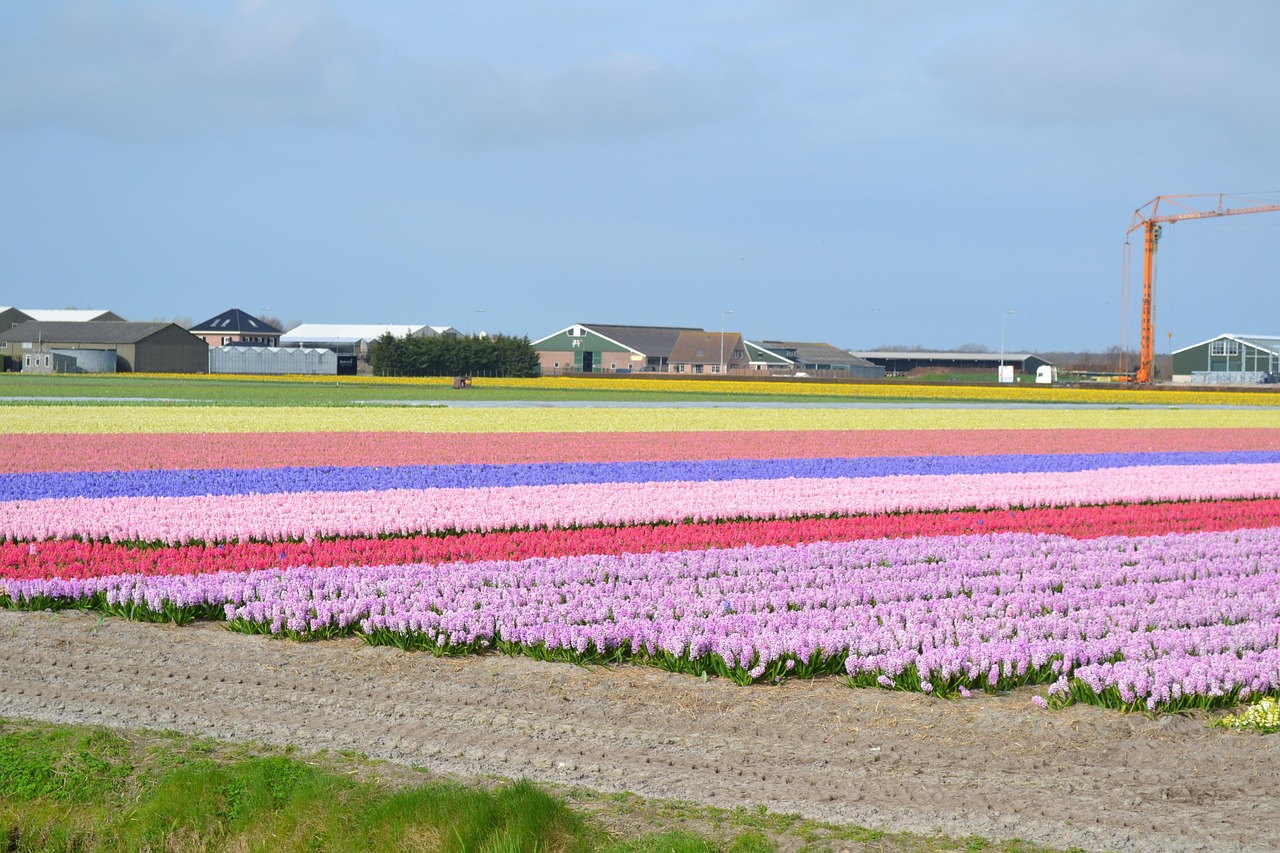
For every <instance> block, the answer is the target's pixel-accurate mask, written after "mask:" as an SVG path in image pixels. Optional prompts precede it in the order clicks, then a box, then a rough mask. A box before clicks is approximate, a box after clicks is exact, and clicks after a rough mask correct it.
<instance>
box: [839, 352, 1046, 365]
mask: <svg viewBox="0 0 1280 853" xmlns="http://www.w3.org/2000/svg"><path fill="white" fill-rule="evenodd" d="M852 354H853V355H856V356H858V357H859V358H865V359H868V360H873V359H886V358H887V359H894V358H896V359H901V360H902V361H911V360H915V361H989V362H991V363H992V364H999V363H1000V360H1001V359H1003V360H1005V361H1026V360H1027V359H1029V358H1040V356H1038V355H1036V354H1035V353H1030V352H1006V353H1004V354H1001V353H998V352H915V351H913V350H872V351H869V352H855V353H852ZM1040 360H1041V361H1044V359H1040ZM1046 363H1047V362H1046Z"/></svg>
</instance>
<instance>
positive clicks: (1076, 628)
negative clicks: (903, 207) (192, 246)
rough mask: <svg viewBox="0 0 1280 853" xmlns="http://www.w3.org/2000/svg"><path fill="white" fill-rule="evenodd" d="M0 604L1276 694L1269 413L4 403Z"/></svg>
mask: <svg viewBox="0 0 1280 853" xmlns="http://www.w3.org/2000/svg"><path fill="white" fill-rule="evenodd" d="M5 413H6V415H7V416H8V417H7V418H6V419H5V421H4V426H2V427H0V430H3V431H4V434H3V435H0V438H2V439H3V442H2V444H0V604H4V605H6V606H11V607H41V608H43V607H90V608H96V609H101V610H104V611H106V612H110V613H118V614H123V615H128V616H131V617H134V618H144V619H167V620H173V621H177V622H184V621H188V620H190V619H193V618H212V619H221V620H225V621H226V623H227V624H228V626H229V627H231V628H233V629H236V630H240V631H246V632H250V633H268V634H277V635H284V636H288V637H292V638H294V639H324V638H329V637H335V636H343V635H351V634H354V635H358V636H360V637H362V638H364V639H365V640H366V641H368V642H371V643H378V644H392V645H396V646H399V647H402V648H406V649H425V650H430V651H433V652H436V653H439V654H460V653H470V652H480V651H486V650H489V651H492V650H497V651H502V652H506V653H512V654H525V655H531V656H534V657H538V658H546V659H555V660H569V661H577V662H615V663H621V662H627V661H630V662H638V663H646V664H650V665H656V666H661V667H664V668H667V669H671V670H675V671H681V672H688V673H691V674H695V675H718V676H722V677H727V678H731V679H733V680H735V681H737V682H739V683H743V684H747V683H751V682H756V681H767V682H772V681H776V680H781V679H784V678H799V677H812V676H816V675H833V676H837V677H840V678H844V679H846V680H847V681H848V682H849V683H850V684H851V685H854V686H866V687H873V688H875V687H878V688H887V689H906V690H918V691H923V692H925V693H935V694H943V695H961V696H963V695H967V694H969V693H971V692H975V691H984V690H985V691H994V690H1005V689H1009V688H1012V687H1016V686H1021V685H1037V686H1038V695H1037V696H1036V699H1037V701H1039V702H1044V703H1069V702H1073V701H1087V702H1094V703H1099V704H1103V705H1107V706H1110V707H1116V708H1124V709H1152V710H1155V709H1164V710H1176V709H1181V708H1187V707H1213V706H1228V705H1233V704H1235V703H1237V702H1239V701H1241V700H1244V699H1256V698H1258V697H1260V696H1276V695H1280V409H1277V408H1268V407H1263V406H1250V407H1249V408H1247V409H1245V408H1241V409H1217V410H1211V409H1195V410H1174V409H1142V410H1128V409H1098V410H1082V409H1047V408H1039V409H1017V410H994V409H977V408H966V409H936V410H929V409H857V410H851V409H774V408H752V409H733V410H728V409H722V408H703V409H690V408H669V409H660V408H603V407H601V408H573V409H549V408H529V409H521V408H467V409H448V408H439V409H432V408H424V409H409V410H406V409H387V408H348V409H305V408H287V407H281V408H277V409H272V410H270V411H269V412H266V413H258V412H255V413H254V417H253V418H249V419H246V418H244V417H242V416H240V415H239V414H238V413H237V414H236V416H235V417H233V416H232V414H233V410H227V409H219V408H217V407H180V408H168V407H157V406H120V405H118V406H101V407H98V406H52V407H37V406H19V407H9V408H7V409H6V410H5Z"/></svg>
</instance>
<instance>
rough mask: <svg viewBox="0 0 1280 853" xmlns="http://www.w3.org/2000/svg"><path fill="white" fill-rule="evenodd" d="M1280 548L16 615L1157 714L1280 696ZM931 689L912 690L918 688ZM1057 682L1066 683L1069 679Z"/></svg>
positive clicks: (67, 589)
mask: <svg viewBox="0 0 1280 853" xmlns="http://www.w3.org/2000/svg"><path fill="white" fill-rule="evenodd" d="M1277 566H1280V530H1276V529H1265V530H1247V531H1233V532H1227V533H1199V534H1190V535H1185V534H1170V535H1165V536H1153V537H1142V538H1126V537H1108V538H1102V539H1094V540H1077V539H1070V538H1065V537H1057V536H1050V535H1033V534H1001V535H996V536H985V537H941V538H929V539H901V540H862V541H855V542H842V543H831V542H824V543H815V544H811V545H802V546H793V547H760V548H757V547H743V548H735V549H727V550H710V551H684V552H675V553H659V554H632V555H622V556H585V557H563V558H544V559H532V560H525V561H522V562H515V563H512V562H483V563H472V564H449V565H436V566H427V565H414V566H390V567H381V568H368V567H361V568H337V569H315V568H297V569H288V570H270V571H257V572H250V573H245V574H241V573H220V574H207V575H196V576H179V577H172V576H170V577H139V576H122V577H112V578H99V579H92V580H75V581H73V580H40V581H5V580H0V593H3V594H4V595H7V596H8V597H10V598H11V599H14V600H20V599H32V598H38V597H41V596H44V597H51V598H65V599H70V600H80V599H83V598H85V597H89V596H93V595H97V594H103V595H105V596H106V598H107V600H108V601H109V602H111V603H112V604H121V603H126V604H127V603H130V602H133V603H138V604H145V605H146V606H147V607H148V608H150V609H152V610H156V611H159V610H161V609H162V608H163V607H164V606H165V605H166V603H168V604H172V605H177V606H182V607H190V606H200V605H222V606H225V612H226V616H227V618H228V619H234V620H243V621H246V622H251V623H256V624H259V625H262V626H264V627H265V628H267V629H269V630H270V631H272V632H286V631H287V632H292V633H300V634H306V633H313V632H323V631H326V630H330V629H341V628H353V629H355V630H358V631H360V632H363V633H366V634H374V633H377V632H394V633H397V634H402V635H418V636H421V637H424V638H425V640H426V641H428V642H429V643H434V644H435V645H437V646H439V647H441V648H455V647H476V646H493V645H495V644H498V643H507V644H515V645H517V646H520V647H525V648H544V649H552V650H555V649H559V650H566V651H572V652H576V653H579V654H581V653H585V652H588V651H590V650H594V651H596V652H602V651H611V650H617V649H625V650H628V651H629V653H633V654H639V655H649V656H655V655H664V654H665V655H669V656H674V657H678V658H684V659H689V660H697V659H705V658H707V657H708V656H715V657H718V658H719V659H721V660H722V661H724V662H725V664H727V666H728V667H729V668H730V669H738V670H741V671H746V672H747V673H748V674H749V675H750V677H752V678H760V677H763V676H765V675H766V673H785V672H786V671H787V669H788V668H789V667H791V666H794V665H797V664H799V665H805V664H807V663H811V662H812V661H814V660H820V659H832V658H834V659H836V660H837V661H841V660H842V661H843V667H844V669H845V671H846V672H847V673H848V674H849V675H851V676H854V677H860V678H864V679H865V678H868V677H869V678H877V677H878V678H879V679H880V683H882V684H885V685H886V686H888V685H892V684H894V682H895V679H899V678H906V677H918V679H919V683H920V686H921V688H922V689H924V690H925V691H926V692H928V691H930V690H932V689H933V688H932V684H935V683H936V684H952V685H955V684H958V685H961V686H964V685H968V686H974V687H981V686H984V685H987V684H990V685H992V686H996V685H1001V686H1006V685H1008V684H1012V683H1020V681H1025V680H1027V679H1029V678H1032V677H1034V680H1039V681H1045V680H1051V681H1054V683H1053V685H1052V687H1051V688H1050V692H1051V693H1052V692H1061V693H1065V692H1068V691H1070V690H1072V689H1073V687H1075V686H1078V685H1085V686H1087V687H1088V688H1089V689H1091V690H1093V691H1094V692H1096V693H1102V692H1104V691H1108V690H1110V691H1115V692H1117V693H1118V694H1119V695H1120V696H1121V697H1122V698H1123V699H1124V701H1126V702H1129V703H1133V702H1145V703H1146V704H1147V705H1148V707H1152V708H1154V707H1157V706H1158V705H1160V704H1164V703H1168V702H1170V701H1176V700H1177V699H1179V698H1181V697H1190V696H1205V697H1213V696H1223V695H1230V694H1233V693H1235V694H1238V695H1240V696H1248V695H1252V694H1256V693H1261V692H1268V691H1275V690H1277V689H1280V572H1278V571H1277V570H1276V569H1277ZM913 674H914V675H913ZM1055 679H1056V680H1055Z"/></svg>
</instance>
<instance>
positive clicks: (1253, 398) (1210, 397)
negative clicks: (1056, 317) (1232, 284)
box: [475, 376, 1280, 406]
mask: <svg viewBox="0 0 1280 853" xmlns="http://www.w3.org/2000/svg"><path fill="white" fill-rule="evenodd" d="M475 385H476V387H477V388H479V387H488V388H526V389H539V388H540V389H547V390H550V389H555V390H580V391H669V392H675V393H701V394H753V395H763V394H769V395H772V394H783V395H788V396H814V397H860V398H873V399H889V398H895V399H908V400H961V401H968V400H972V401H975V402H1017V403H1103V404H1112V405H1117V406H1122V405H1133V404H1156V405H1168V406H1185V405H1203V406H1210V405H1212V406H1217V405H1235V406H1242V405H1243V406H1280V393H1272V392H1257V391H1241V390H1236V391H1222V390H1214V391H1200V390H1190V389H1186V390H1184V389H1156V388H1127V387H1123V386H1116V385H1103V386H1098V387H1090V388H1085V387H1079V386H1073V387H1070V388H1068V387H1064V386H1060V385H1059V386H1053V385H1003V386H1001V385H991V386H984V385H917V384H908V383H905V382H904V383H897V382H865V383H860V382H839V383H818V382H794V381H790V380H787V379H776V380H769V381H764V380H761V381H742V380H739V381H735V380H732V379H722V380H713V381H708V380H705V379H646V378H643V377H628V378H607V377H600V378H594V377H593V378H577V377H568V376H557V377H541V378H538V379H479V380H476V383H475Z"/></svg>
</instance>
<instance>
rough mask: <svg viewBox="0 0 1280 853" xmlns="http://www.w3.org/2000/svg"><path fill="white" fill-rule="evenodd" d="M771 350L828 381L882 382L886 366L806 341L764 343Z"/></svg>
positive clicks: (799, 369)
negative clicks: (862, 380)
mask: <svg viewBox="0 0 1280 853" xmlns="http://www.w3.org/2000/svg"><path fill="white" fill-rule="evenodd" d="M760 343H761V345H763V346H764V347H766V348H768V350H769V351H771V352H774V353H777V354H778V355H780V356H782V357H784V358H786V359H787V360H788V361H790V362H791V363H792V364H793V365H794V366H795V369H796V370H797V371H803V372H805V373H808V374H810V375H811V376H823V377H828V378H841V379H844V378H850V379H851V378H858V379H882V378H883V377H884V367H883V365H879V364H874V363H872V362H870V361H868V360H867V359H865V358H859V357H858V356H856V355H854V354H853V353H851V352H848V351H846V350H842V349H840V348H839V347H833V346H832V345H831V344H824V343H808V342H804V341H761V342H760Z"/></svg>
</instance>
